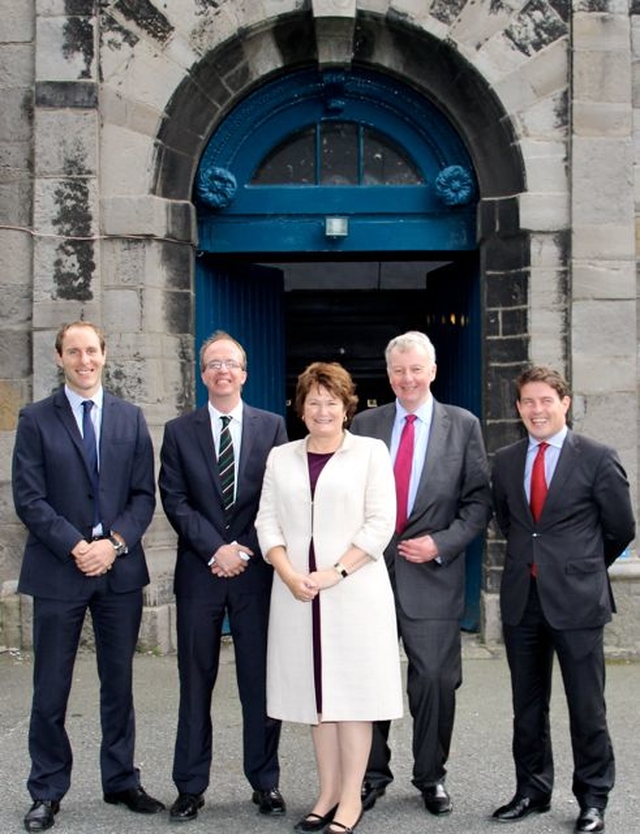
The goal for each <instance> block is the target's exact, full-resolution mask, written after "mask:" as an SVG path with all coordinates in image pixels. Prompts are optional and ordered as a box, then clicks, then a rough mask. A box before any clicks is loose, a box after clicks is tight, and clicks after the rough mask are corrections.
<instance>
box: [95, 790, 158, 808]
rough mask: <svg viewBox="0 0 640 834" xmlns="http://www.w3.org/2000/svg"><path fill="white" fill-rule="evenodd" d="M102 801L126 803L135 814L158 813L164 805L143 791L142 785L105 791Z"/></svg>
mask: <svg viewBox="0 0 640 834" xmlns="http://www.w3.org/2000/svg"><path fill="white" fill-rule="evenodd" d="M104 801H105V802H108V803H109V804H110V805H119V804H122V805H126V806H127V808H128V809H129V810H130V811H135V813H136V814H158V813H159V812H160V811H164V805H163V804H162V802H159V801H158V800H157V799H154V798H153V797H152V796H149V794H148V793H147V792H146V791H145V789H144V788H143V787H142V785H138V787H137V788H129V790H127V791H115V792H114V793H105V794H104Z"/></svg>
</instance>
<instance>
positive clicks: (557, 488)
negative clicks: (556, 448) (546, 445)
mask: <svg viewBox="0 0 640 834" xmlns="http://www.w3.org/2000/svg"><path fill="white" fill-rule="evenodd" d="M576 441H577V438H576V436H575V435H574V434H573V432H572V431H568V432H567V436H566V437H565V440H564V443H563V444H562V449H561V450H560V457H559V458H558V463H557V464H556V469H555V472H554V473H553V478H552V479H551V483H550V484H549V491H548V492H547V498H546V500H545V502H544V507H543V508H542V513H541V514H540V518H541V519H542V518H544V516H545V514H546V513H547V512H548V511H549V510H552V509H553V506H554V504H555V502H556V500H557V498H558V496H561V495H562V494H563V492H564V490H565V488H566V484H567V480H568V478H569V476H570V474H571V472H572V470H573V468H574V466H575V464H576V460H577V458H578V455H579V451H578V448H577V442H576Z"/></svg>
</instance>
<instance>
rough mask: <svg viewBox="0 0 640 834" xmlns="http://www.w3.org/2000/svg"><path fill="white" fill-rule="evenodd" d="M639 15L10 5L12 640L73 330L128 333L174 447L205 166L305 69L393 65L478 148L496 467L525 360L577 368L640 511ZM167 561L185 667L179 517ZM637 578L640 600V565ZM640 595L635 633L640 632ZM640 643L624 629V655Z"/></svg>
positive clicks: (109, 2)
mask: <svg viewBox="0 0 640 834" xmlns="http://www.w3.org/2000/svg"><path fill="white" fill-rule="evenodd" d="M638 11H640V9H637V8H636V3H635V2H632V3H629V2H627V0H601V2H598V3H593V2H589V0H561V2H558V0H540V2H538V3H535V4H534V3H527V2H524V0H511V1H510V2H504V3H502V4H495V3H493V2H491V0H456V2H444V0H312V2H307V1H306V0H220V2H218V3H206V2H202V1H201V0H174V2H172V3H171V4H165V3H160V2H157V0H145V2H144V3H142V2H141V3H128V2H122V0H103V2H100V3H97V2H95V0H23V2H20V3H16V2H15V1H14V0H0V15H2V21H3V26H2V28H1V29H0V96H1V99H0V105H1V106H0V244H1V245H2V252H3V254H4V266H5V269H4V270H3V272H2V275H1V276H0V285H1V286H2V291H3V300H4V306H3V310H2V323H1V324H0V356H1V357H2V363H1V365H0V583H1V582H3V581H4V582H5V583H6V584H5V586H4V588H5V597H4V599H5V603H6V604H5V605H4V606H3V607H4V608H5V609H6V611H7V612H8V613H7V614H6V617H5V618H4V622H5V623H7V622H9V623H11V624H12V625H11V628H12V629H13V628H14V627H15V623H16V622H20V621H23V620H24V617H23V616H22V615H19V616H18V615H16V613H15V612H16V611H18V610H19V606H18V607H17V608H16V607H15V605H14V602H13V601H12V587H13V586H12V584H11V583H12V582H15V579H16V577H17V573H18V570H19V565H20V558H21V548H22V542H23V539H24V534H23V530H22V526H21V525H20V524H19V522H18V521H17V519H16V518H15V515H14V513H13V509H12V502H11V495H10V455H11V449H12V446H13V437H14V430H15V424H16V420H17V415H18V411H19V407H20V405H21V404H23V403H26V402H29V401H31V400H32V399H37V398H40V397H42V396H45V395H46V394H47V393H48V392H49V391H50V390H51V389H52V388H53V387H54V386H55V385H57V383H58V380H57V374H56V370H55V365H54V362H53V359H52V342H53V335H54V333H55V331H56V330H57V328H58V326H59V325H60V323H61V322H62V321H65V320H69V319H71V318H87V319H92V320H95V321H98V322H99V323H101V324H102V325H103V326H104V327H105V329H106V331H107V334H108V347H109V361H108V369H107V377H106V382H107V385H108V387H109V388H111V389H112V390H114V391H115V392H116V393H120V394H122V395H123V396H125V397H127V398H130V399H132V400H134V401H135V402H137V403H139V404H140V405H141V406H142V407H143V409H144V411H145V414H146V416H147V420H148V422H149V425H150V429H151V432H152V436H153V439H154V442H155V446H156V449H159V446H160V441H161V436H162V427H163V425H164V423H165V421H166V420H167V419H169V418H171V417H173V416H175V415H176V414H179V413H181V412H183V411H184V410H186V409H189V408H191V407H192V406H193V401H194V346H193V332H194V262H195V259H194V249H195V246H196V223H195V221H196V218H195V213H194V207H193V205H192V203H191V202H190V197H191V187H192V182H193V177H194V174H195V170H196V168H197V164H198V161H199V158H200V155H201V153H202V150H203V148H204V147H205V145H206V142H207V140H208V138H209V136H210V135H211V133H212V132H213V130H215V127H216V125H217V124H218V123H219V122H220V120H221V119H223V118H224V117H225V116H226V115H227V113H228V112H229V110H230V109H231V107H232V106H233V104H234V102H235V101H237V100H239V99H240V98H241V97H242V96H243V95H244V94H245V93H247V92H249V91H251V90H252V89H253V88H254V87H255V86H256V85H258V84H260V82H261V81H262V80H263V79H265V78H268V77H272V76H273V75H274V74H276V73H279V72H286V70H287V68H288V67H298V66H300V65H301V64H304V63H311V64H318V63H320V65H322V66H329V65H331V64H333V63H339V64H341V65H346V66H348V65H349V63H350V62H351V61H357V62H358V63H361V64H363V65H366V66H371V67H373V68H376V69H379V70H384V71H387V72H389V73H391V74H393V75H395V76H397V77H398V78H400V79H402V80H403V81H404V82H405V83H408V84H411V85H412V86H414V87H415V88H416V89H418V90H421V91H423V92H424V94H425V95H427V96H428V97H429V98H430V99H431V100H432V101H434V102H436V103H437V104H438V105H439V106H440V107H441V108H442V109H443V111H444V112H446V113H447V115H448V116H449V118H450V119H451V121H452V122H453V123H454V124H455V125H456V127H457V128H458V130H459V131H460V133H461V135H462V136H463V137H464V140H465V142H466V143H467V146H468V148H469V151H470V153H471V155H472V157H473V160H474V164H475V166H476V170H477V174H478V180H479V183H480V190H481V202H480V206H479V212H478V241H479V246H480V259H481V269H482V293H483V300H482V303H483V311H484V321H483V329H484V334H485V339H484V374H485V381H484V382H485V384H484V390H485V403H484V426H485V432H486V437H487V443H488V447H489V449H490V450H493V449H495V448H497V447H498V446H499V445H501V444H502V443H504V442H508V441H509V440H511V439H513V438H515V437H516V436H518V435H519V432H520V427H519V424H518V421H517V419H516V416H515V413H514V410H513V404H512V401H513V390H512V387H511V380H512V378H513V377H514V376H515V375H516V373H517V372H518V370H519V369H520V367H521V366H522V364H523V363H524V362H526V361H528V360H532V361H535V362H547V363H550V364H553V365H556V366H559V367H560V368H561V369H562V370H564V371H565V372H566V373H567V375H568V376H569V377H570V378H571V381H572V385H573V390H574V407H573V417H574V422H575V426H576V428H577V429H579V430H581V431H584V432H586V433H587V434H590V435H592V436H594V437H597V438H599V439H601V440H604V441H608V442H610V443H612V444H613V445H614V446H616V447H617V448H618V449H619V450H620V453H621V456H622V458H623V461H624V464H625V466H626V468H627V470H628V472H629V475H630V478H631V480H632V485H633V490H634V497H635V498H636V500H637V494H638V492H637V487H638V477H639V474H638V444H639V438H638V413H637V412H638V397H637V391H638V336H637V333H638V310H637V295H638V293H637V279H636V236H637V235H636V214H637V210H636V208H637V187H636V183H635V170H636V162H637V151H636V147H637V146H638V142H637V141H636V137H635V134H634V123H635V124H638V123H639V121H640V120H638V119H635V120H634V118H633V117H634V109H635V107H637V102H638V90H639V89H640V88H639V87H638V82H637V81H636V80H635V69H636V67H637V63H638V52H639V50H640V47H639V44H640V39H639V38H638V33H639V32H640V28H639V24H638ZM145 545H146V549H147V552H148V554H149V562H150V568H151V572H152V584H151V586H150V587H149V588H148V589H147V591H146V596H145V604H146V609H145V626H144V629H143V636H144V641H145V645H149V644H153V643H156V644H157V645H158V646H160V647H162V648H163V649H165V648H167V647H171V645H172V642H171V634H172V628H173V626H172V625H171V623H172V614H171V612H172V608H171V606H172V596H171V578H172V567H173V559H174V536H173V533H172V531H171V529H170V527H169V525H168V524H167V522H166V519H165V518H164V516H163V514H162V512H161V511H160V510H159V511H158V513H157V514H156V518H155V519H154V522H153V524H152V526H151V528H150V530H149V532H148V534H147V536H146V538H145ZM502 558H503V551H502V544H501V542H500V541H499V540H498V539H497V538H495V536H494V535H493V534H491V535H490V536H489V540H488V546H487V556H486V563H485V588H484V593H483V610H484V630H485V633H486V634H487V636H488V637H492V636H496V635H498V636H499V618H498V616H497V589H498V585H499V580H500V574H501V564H502ZM627 565H630V567H625V573H624V576H623V578H622V579H620V580H618V579H617V578H616V583H619V582H620V583H622V585H621V587H624V589H625V594H626V590H629V589H633V588H635V587H636V586H635V585H632V584H629V583H632V582H633V581H634V580H632V578H631V577H632V576H635V573H634V571H635V570H636V566H637V561H636V560H634V559H631V560H630V561H628V562H627ZM625 583H626V584H625ZM634 595H635V591H633V590H630V592H629V594H628V595H627V596H628V598H629V600H630V601H629V604H628V605H627V603H626V602H625V605H624V613H623V615H622V616H623V617H624V620H625V623H626V622H627V620H628V619H629V618H630V617H631V616H635V620H636V622H638V621H640V620H638V618H637V616H636V615H635V614H633V615H632V614H631V613H630V612H631V611H632V610H634V611H635V609H634V604H635V603H634V602H633V600H634V598H637V595H635V596H634ZM7 600H9V601H8V602H7ZM6 606H9V607H8V608H7V607H6ZM11 606H14V607H13V608H12V607H11ZM638 629H640V627H638ZM631 633H632V629H631V630H628V629H627V627H626V625H625V624H622V625H621V626H620V629H619V632H617V633H616V635H617V636H616V638H615V639H616V640H622V641H623V642H624V641H628V642H631V643H633V640H634V639H635V638H631V637H626V636H620V635H628V634H631ZM21 639H23V640H24V639H26V638H25V637H24V636H23V637H22V638H21ZM2 642H3V641H2V637H1V636H0V643H2Z"/></svg>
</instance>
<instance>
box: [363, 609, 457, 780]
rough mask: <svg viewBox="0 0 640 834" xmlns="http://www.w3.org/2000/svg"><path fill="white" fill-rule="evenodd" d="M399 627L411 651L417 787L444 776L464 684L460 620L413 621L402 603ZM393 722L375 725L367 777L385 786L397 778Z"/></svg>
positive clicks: (409, 684)
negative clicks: (459, 692)
mask: <svg viewBox="0 0 640 834" xmlns="http://www.w3.org/2000/svg"><path fill="white" fill-rule="evenodd" d="M398 629H399V632H400V636H401V638H402V643H403V646H404V650H405V652H406V655H407V660H408V667H407V694H408V696H409V710H410V712H411V716H412V718H413V779H412V782H413V784H414V785H415V786H416V787H417V788H418V790H423V789H424V788H427V787H429V786H431V785H435V784H437V783H438V782H443V781H444V780H445V777H446V774H447V770H446V762H447V759H448V758H449V750H450V747H451V736H452V734H453V723H454V718H455V706H456V689H457V688H458V687H459V686H460V684H461V683H462V661H461V645H460V624H459V622H458V620H412V619H409V618H408V617H406V616H405V614H404V613H403V612H402V610H401V609H400V608H398ZM390 726H391V725H390V722H389V721H377V722H375V723H374V725H373V741H372V745H371V754H370V756H369V763H368V766H367V773H366V776H365V778H366V780H367V781H368V782H370V783H371V784H372V785H376V786H378V787H383V786H385V785H388V784H389V782H391V781H392V780H393V774H392V772H391V768H390V760H391V750H390V749H389V745H388V743H387V740H388V737H389V728H390Z"/></svg>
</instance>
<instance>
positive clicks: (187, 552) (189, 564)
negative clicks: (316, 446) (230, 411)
mask: <svg viewBox="0 0 640 834" xmlns="http://www.w3.org/2000/svg"><path fill="white" fill-rule="evenodd" d="M286 442H287V432H286V428H285V424H284V420H283V418H282V417H280V416H279V415H277V414H272V413H271V412H269V411H262V410H260V409H257V408H252V407H251V406H248V405H247V404H246V403H245V404H244V406H243V416H242V442H241V447H240V460H239V462H238V483H237V485H236V502H235V504H234V507H233V514H232V516H231V520H230V527H229V529H228V530H227V529H225V525H226V520H225V512H224V506H223V503H222V490H221V488H220V478H219V475H218V465H217V459H216V451H215V446H214V442H213V434H212V431H211V419H210V417H209V409H208V406H206V405H205V406H203V407H202V408H199V409H196V410H195V411H192V412H190V413H189V414H185V415H183V416H182V417H177V418H175V419H174V420H170V421H169V422H168V423H167V425H166V426H165V431H164V439H163V442H162V450H161V452H160V461H161V466H160V479H159V486H160V495H161V498H162V504H163V507H164V511H165V513H166V515H167V518H168V519H169V521H170V522H171V525H172V526H173V528H174V530H175V531H176V533H177V534H178V556H177V562H176V570H175V579H174V591H175V594H176V596H179V597H180V596H181V597H193V596H208V595H210V594H214V593H215V592H216V591H218V592H219V593H221V594H224V593H226V581H225V580H222V581H221V580H220V579H219V578H217V577H215V576H213V575H212V573H211V568H210V567H209V566H208V564H207V563H208V561H209V560H210V559H211V557H212V556H213V554H214V553H215V551H216V550H217V549H218V548H219V547H220V546H221V545H223V544H229V543H230V542H232V541H237V542H238V543H240V544H244V545H246V546H247V547H249V548H250V549H251V550H252V551H253V553H254V555H253V558H252V559H251V562H250V564H249V566H248V567H247V569H246V570H245V571H243V572H242V574H240V575H239V576H237V577H234V578H233V579H232V580H228V581H229V582H233V583H234V587H236V588H237V589H238V590H242V591H251V592H254V591H264V590H265V589H268V588H269V587H270V583H271V580H272V569H271V568H270V566H269V565H267V564H266V562H265V561H264V560H263V559H262V555H261V553H260V548H259V546H258V537H257V534H256V529H255V526H254V522H255V517H256V514H257V512H258V505H259V502H260V492H261V490H262V480H263V478H264V470H265V466H266V461H267V456H268V454H269V451H270V450H271V448H272V447H273V446H279V445H280V444H282V443H286Z"/></svg>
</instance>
